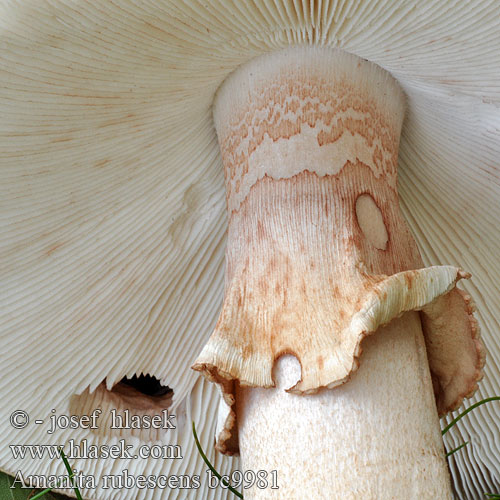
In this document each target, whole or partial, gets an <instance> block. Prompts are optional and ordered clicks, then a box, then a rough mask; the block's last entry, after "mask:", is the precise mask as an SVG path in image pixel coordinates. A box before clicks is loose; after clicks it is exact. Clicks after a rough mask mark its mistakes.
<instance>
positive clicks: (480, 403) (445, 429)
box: [441, 396, 500, 436]
mask: <svg viewBox="0 0 500 500" xmlns="http://www.w3.org/2000/svg"><path fill="white" fill-rule="evenodd" d="M490 401H500V396H493V397H491V398H486V399H482V400H481V401H479V402H477V403H474V404H473V405H472V406H470V407H469V408H467V410H465V411H463V412H462V413H460V415H458V417H456V418H454V419H453V420H452V421H451V422H450V423H449V424H448V425H447V426H446V427H445V428H444V429H443V430H442V431H441V435H442V436H444V435H445V434H446V433H447V432H448V431H449V430H450V429H451V428H452V427H453V426H454V425H455V424H456V423H457V422H458V421H459V420H460V419H461V418H463V417H465V415H467V413H469V412H471V411H472V410H473V409H474V408H477V407H478V406H481V405H484V404H485V403H489V402H490Z"/></svg>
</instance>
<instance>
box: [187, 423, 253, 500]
mask: <svg viewBox="0 0 500 500" xmlns="http://www.w3.org/2000/svg"><path fill="white" fill-rule="evenodd" d="M193 436H194V441H195V443H196V448H198V452H199V454H200V455H201V458H203V461H204V462H205V463H206V464H207V467H208V468H209V469H210V470H211V471H212V473H213V475H214V476H215V477H216V478H217V479H218V480H219V481H221V482H222V483H224V486H226V487H227V488H228V490H229V491H231V492H232V493H234V494H235V495H236V496H237V497H238V498H243V495H242V494H241V493H240V492H239V491H238V490H235V489H234V488H233V487H232V486H230V485H229V483H228V482H227V481H226V480H225V479H222V476H221V475H220V474H219V473H218V472H217V471H216V470H215V467H214V466H213V465H212V464H211V463H210V460H208V458H207V456H206V455H205V453H204V452H203V448H202V447H201V444H200V441H199V439H198V434H196V427H195V425H194V420H193Z"/></svg>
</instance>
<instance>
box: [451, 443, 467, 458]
mask: <svg viewBox="0 0 500 500" xmlns="http://www.w3.org/2000/svg"><path fill="white" fill-rule="evenodd" d="M468 444H469V441H465V443H462V444H461V445H460V446H457V447H456V448H454V449H453V450H451V451H449V452H448V453H447V454H446V458H448V457H449V456H451V455H453V453H456V452H457V451H458V450H461V449H462V448H463V447H464V446H467V445H468Z"/></svg>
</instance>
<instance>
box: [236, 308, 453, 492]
mask: <svg viewBox="0 0 500 500" xmlns="http://www.w3.org/2000/svg"><path fill="white" fill-rule="evenodd" d="M363 347H364V349H363V355H362V362H361V366H360V368H359V370H358V371H357V372H356V373H355V374H354V375H353V377H352V379H351V380H350V381H349V383H347V384H344V385H343V386H342V387H339V388H336V389H333V390H329V389H325V390H322V391H321V392H319V393H318V394H314V395H310V396H302V395H296V394H290V393H287V392H285V389H286V388H287V387H290V386H291V385H293V384H294V383H295V382H296V381H297V379H298V378H300V366H299V364H298V363H297V360H296V359H295V358H294V357H292V356H284V357H282V358H280V359H279V360H278V362H277V363H276V365H275V370H274V378H275V380H276V388H274V389H263V388H254V387H240V388H239V389H237V391H236V408H237V411H236V414H237V421H238V431H239V445H240V457H241V467H242V470H245V471H247V470H248V471H252V472H249V473H248V477H250V475H251V474H252V473H253V472H255V471H259V470H264V471H266V472H267V473H268V477H267V480H268V485H267V487H266V488H264V489H262V488H259V487H258V486H259V485H254V486H253V487H252V488H250V489H248V490H245V492H244V495H245V499H246V500H251V499H266V500H267V499H273V498H280V499H284V498H287V499H292V498H318V499H320V498H325V499H326V498H328V499H330V498H342V499H359V498H373V499H375V498H376V499H389V498H436V499H438V498H439V499H449V498H452V497H451V491H450V481H449V475H448V471H447V466H446V462H445V460H444V456H443V444H442V438H441V433H440V431H439V423H438V417H437V413H436V407H435V402H434V396H433V392H432V383H431V379H430V374H429V369H428V368H427V356H426V352H425V345H424V342H423V336H422V330H421V326H420V319H419V317H418V313H416V312H410V313H407V314H405V315H404V316H403V317H401V318H398V319H396V320H394V321H392V322H391V323H390V324H389V325H388V326H386V327H383V328H382V329H380V330H379V331H377V334H376V335H374V336H372V337H369V338H368V339H366V340H365V341H364V345H363ZM273 470H274V471H276V472H275V473H274V478H273V477H272V476H271V471H273ZM272 479H274V480H275V484H274V486H275V485H277V486H278V487H279V489H272V488H271V486H273V482H272ZM263 484H264V483H261V484H260V486H261V487H262V486H263Z"/></svg>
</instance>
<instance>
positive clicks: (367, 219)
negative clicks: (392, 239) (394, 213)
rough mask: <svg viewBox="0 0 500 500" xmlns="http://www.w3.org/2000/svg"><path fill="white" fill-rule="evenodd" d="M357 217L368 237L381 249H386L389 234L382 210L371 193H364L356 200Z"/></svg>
mask: <svg viewBox="0 0 500 500" xmlns="http://www.w3.org/2000/svg"><path fill="white" fill-rule="evenodd" d="M356 217H357V219H358V224H359V227H360V228H361V231H362V232H363V234H364V235H365V237H366V239H367V240H368V241H369V242H370V243H371V244H372V245H373V246H374V247H375V248H378V249H379V250H385V249H386V247H387V241H388V239H389V236H388V234H387V229H386V227H385V223H384V218H383V217H382V212H381V211H380V208H378V206H377V204H376V203H375V200H374V199H373V198H372V197H371V196H370V195H369V194H362V195H360V196H358V199H357V200H356Z"/></svg>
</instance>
